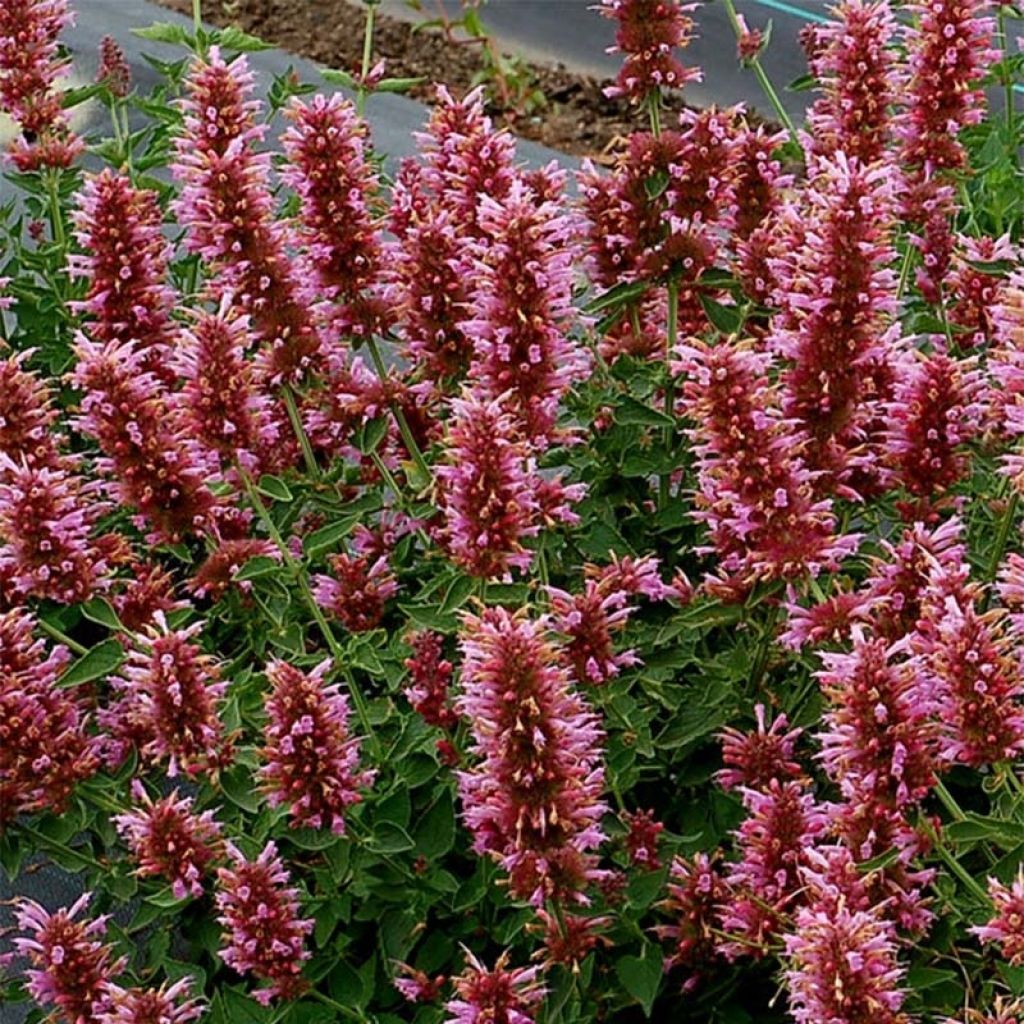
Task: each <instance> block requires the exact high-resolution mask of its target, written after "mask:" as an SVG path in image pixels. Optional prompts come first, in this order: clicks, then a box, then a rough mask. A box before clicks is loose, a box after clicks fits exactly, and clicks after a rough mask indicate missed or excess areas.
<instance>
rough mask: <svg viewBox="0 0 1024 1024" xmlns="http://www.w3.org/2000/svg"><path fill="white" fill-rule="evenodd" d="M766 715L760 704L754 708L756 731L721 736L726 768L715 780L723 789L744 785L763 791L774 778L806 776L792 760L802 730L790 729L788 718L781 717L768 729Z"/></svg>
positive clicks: (729, 731) (735, 731)
mask: <svg viewBox="0 0 1024 1024" xmlns="http://www.w3.org/2000/svg"><path fill="white" fill-rule="evenodd" d="M765 716H766V709H765V706H764V705H763V704H757V705H755V706H754V717H755V719H756V721H757V729H756V731H754V732H746V733H744V732H740V731H739V730H738V729H732V728H729V729H723V730H722V732H721V733H719V736H718V738H719V740H721V743H722V761H723V762H724V763H725V765H726V767H725V768H723V769H722V770H721V771H719V772H718V773H717V774H716V775H715V781H716V782H717V783H718V784H719V785H720V786H721V787H722V788H723V789H736V788H737V787H740V786H742V787H744V788H747V789H757V790H763V789H764V788H765V787H766V786H768V785H769V784H770V783H771V781H772V779H777V780H778V781H779V782H785V781H786V780H787V779H801V778H803V777H804V771H803V769H802V768H801V767H800V765H799V764H798V763H797V762H796V761H794V760H793V751H794V749H795V747H796V741H797V740H798V739H799V738H800V736H801V734H802V733H803V730H802V729H790V728H789V720H788V719H787V718H786V716H785V715H778V716H777V717H776V718H775V720H774V721H773V722H772V724H771V725H770V726H769V727H768V728H765V720H766V718H765Z"/></svg>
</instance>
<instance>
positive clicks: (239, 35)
mask: <svg viewBox="0 0 1024 1024" xmlns="http://www.w3.org/2000/svg"><path fill="white" fill-rule="evenodd" d="M213 41H214V42H216V43H219V44H220V45H221V46H223V47H224V49H225V50H234V51H235V53H258V52H259V51H260V50H272V49H273V48H274V46H273V43H266V42H264V41H263V40H262V39H260V38H259V37H258V36H251V35H249V33H248V32H243V31H242V30H241V29H240V28H238V27H237V26H236V25H229V26H228V27H227V28H221V29H217V31H215V32H214V33H213Z"/></svg>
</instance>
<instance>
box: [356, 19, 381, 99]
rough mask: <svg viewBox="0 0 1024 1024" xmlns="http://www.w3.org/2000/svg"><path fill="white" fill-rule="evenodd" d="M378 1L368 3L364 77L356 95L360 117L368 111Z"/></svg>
mask: <svg viewBox="0 0 1024 1024" xmlns="http://www.w3.org/2000/svg"><path fill="white" fill-rule="evenodd" d="M376 12H377V4H376V0H372V2H369V3H367V7H366V30H365V32H364V33H363V65H362V75H361V76H360V79H359V92H358V93H357V94H356V112H357V113H358V114H359V116H360V117H362V116H363V111H364V110H365V109H366V96H367V90H366V76H367V75H368V74H369V73H370V61H371V60H372V59H373V22H374V18H375V17H376Z"/></svg>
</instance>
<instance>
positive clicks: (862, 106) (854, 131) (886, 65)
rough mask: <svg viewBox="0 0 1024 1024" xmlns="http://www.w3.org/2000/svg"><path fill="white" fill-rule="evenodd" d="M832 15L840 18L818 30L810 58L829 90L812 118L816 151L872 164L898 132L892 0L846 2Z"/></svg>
mask: <svg viewBox="0 0 1024 1024" xmlns="http://www.w3.org/2000/svg"><path fill="white" fill-rule="evenodd" d="M833 13H835V14H836V15H838V21H836V22H832V23H830V24H829V25H827V26H825V25H823V26H821V27H819V28H818V30H817V44H818V45H817V47H816V50H815V53H814V57H813V59H812V61H811V70H812V71H813V73H814V75H815V77H816V78H817V79H818V81H819V83H820V85H821V87H822V89H823V92H824V96H823V97H822V98H821V99H819V100H817V101H816V102H815V104H814V107H813V108H812V110H811V111H810V114H809V117H808V121H809V127H810V129H811V133H812V135H813V143H812V149H813V151H814V152H817V153H826V154H835V153H838V152H843V153H845V154H846V156H847V157H853V158H856V159H857V160H858V161H860V162H861V164H862V165H867V164H871V163H874V162H875V161H876V160H878V159H880V158H881V157H882V156H883V155H884V153H885V150H886V148H887V146H888V143H889V141H890V136H891V134H892V131H893V118H892V114H891V112H890V108H891V107H892V106H893V104H894V103H895V100H896V92H897V89H898V87H899V85H900V81H899V75H898V73H897V67H896V53H895V51H894V50H893V49H892V45H891V44H892V43H893V42H894V36H895V33H896V19H895V18H894V17H893V13H892V9H891V7H890V5H889V0H843V2H842V3H841V4H839V6H838V7H837V8H835V10H834V12H833Z"/></svg>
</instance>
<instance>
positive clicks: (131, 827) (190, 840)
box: [113, 779, 220, 900]
mask: <svg viewBox="0 0 1024 1024" xmlns="http://www.w3.org/2000/svg"><path fill="white" fill-rule="evenodd" d="M132 795H133V796H134V797H135V799H136V800H137V801H138V803H137V804H136V806H135V807H133V808H132V809H131V810H130V811H128V812H126V813H125V814H119V815H117V816H116V817H114V819H113V821H114V824H115V825H116V826H117V831H118V832H119V833H120V834H121V836H122V837H123V838H124V840H125V842H126V843H127V844H128V846H129V847H130V848H131V851H132V855H133V857H134V858H135V861H136V863H137V865H138V866H137V868H136V873H137V874H138V875H140V876H141V877H157V878H164V879H167V880H168V881H170V883H171V891H172V892H173V894H174V896H175V898H176V899H179V900H180V899H183V898H184V897H185V896H186V895H188V894H191V895H192V896H202V894H203V878H204V876H205V875H206V873H207V869H208V867H209V865H210V862H211V861H212V860H213V859H214V857H215V856H216V855H217V852H218V849H219V846H220V825H218V824H217V822H216V821H215V820H214V817H213V812H212V811H203V812H202V813H200V814H196V813H195V811H193V810H192V799H191V797H187V796H180V795H179V793H178V791H177V790H175V791H174V792H173V793H170V794H169V795H167V796H165V797H162V798H161V799H159V800H155V801H154V800H153V799H152V797H150V795H149V794H148V793H147V792H146V790H145V788H144V787H143V785H142V783H141V782H139V781H138V779H136V780H134V782H133V783H132Z"/></svg>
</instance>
